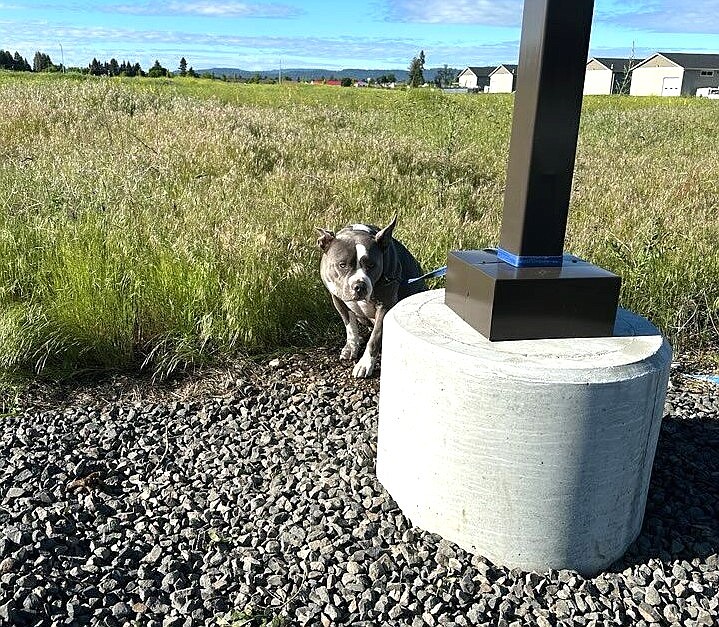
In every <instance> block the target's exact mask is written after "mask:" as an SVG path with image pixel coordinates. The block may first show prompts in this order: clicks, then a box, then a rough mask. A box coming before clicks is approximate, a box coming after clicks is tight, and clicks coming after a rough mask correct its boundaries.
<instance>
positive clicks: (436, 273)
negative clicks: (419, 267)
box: [407, 248, 497, 285]
mask: <svg viewBox="0 0 719 627" xmlns="http://www.w3.org/2000/svg"><path fill="white" fill-rule="evenodd" d="M482 250H485V251H487V252H496V251H497V249H496V248H483V249H482ZM445 274H447V266H442V267H440V268H437V269H436V270H432V272H428V273H427V274H423V275H422V276H418V277H415V278H414V279H407V285H411V284H412V283H416V282H417V281H421V280H422V279H436V278H437V277H441V276H444V275H445Z"/></svg>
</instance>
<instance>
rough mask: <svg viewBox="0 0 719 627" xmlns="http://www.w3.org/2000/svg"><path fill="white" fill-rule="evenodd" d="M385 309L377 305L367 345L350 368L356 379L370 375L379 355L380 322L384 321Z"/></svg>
mask: <svg viewBox="0 0 719 627" xmlns="http://www.w3.org/2000/svg"><path fill="white" fill-rule="evenodd" d="M385 313H387V310H386V309H385V308H384V307H377V312H376V313H375V318H374V327H373V328H372V333H371V334H370V336H369V340H367V346H366V348H365V350H364V353H363V354H362V359H360V360H359V361H358V362H357V363H356V364H355V367H354V368H353V369H352V374H353V375H354V377H356V378H357V379H365V378H367V377H370V376H372V373H373V372H374V367H375V366H376V365H377V357H378V356H379V351H380V348H382V322H383V321H384V315H385Z"/></svg>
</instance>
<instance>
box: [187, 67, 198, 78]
mask: <svg viewBox="0 0 719 627" xmlns="http://www.w3.org/2000/svg"><path fill="white" fill-rule="evenodd" d="M187 75H188V76H189V77H190V78H197V72H195V70H193V69H192V66H190V69H189V70H187Z"/></svg>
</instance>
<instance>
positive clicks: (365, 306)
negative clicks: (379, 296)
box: [345, 300, 377, 322]
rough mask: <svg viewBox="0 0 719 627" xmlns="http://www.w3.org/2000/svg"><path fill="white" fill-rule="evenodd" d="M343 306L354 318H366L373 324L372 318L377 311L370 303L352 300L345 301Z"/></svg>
mask: <svg viewBox="0 0 719 627" xmlns="http://www.w3.org/2000/svg"><path fill="white" fill-rule="evenodd" d="M345 305H347V307H348V308H349V309H350V311H352V312H353V313H354V314H355V315H356V316H359V317H360V318H367V319H368V320H371V321H372V322H374V317H375V315H376V314H377V310H376V308H375V306H374V305H373V304H372V303H368V302H367V301H366V300H352V301H349V302H347V301H345Z"/></svg>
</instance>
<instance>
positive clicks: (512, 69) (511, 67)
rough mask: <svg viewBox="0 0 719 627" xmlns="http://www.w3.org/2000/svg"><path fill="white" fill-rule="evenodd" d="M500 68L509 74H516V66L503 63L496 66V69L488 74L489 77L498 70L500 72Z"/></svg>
mask: <svg viewBox="0 0 719 627" xmlns="http://www.w3.org/2000/svg"><path fill="white" fill-rule="evenodd" d="M502 68H504V69H505V70H508V71H509V73H510V74H516V73H517V66H516V65H513V64H511V63H503V64H502V65H498V66H497V67H496V68H494V69H493V70H492V71H491V72H490V73H489V75H490V76H491V75H492V74H494V73H495V72H497V71H498V70H501V69H502Z"/></svg>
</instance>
